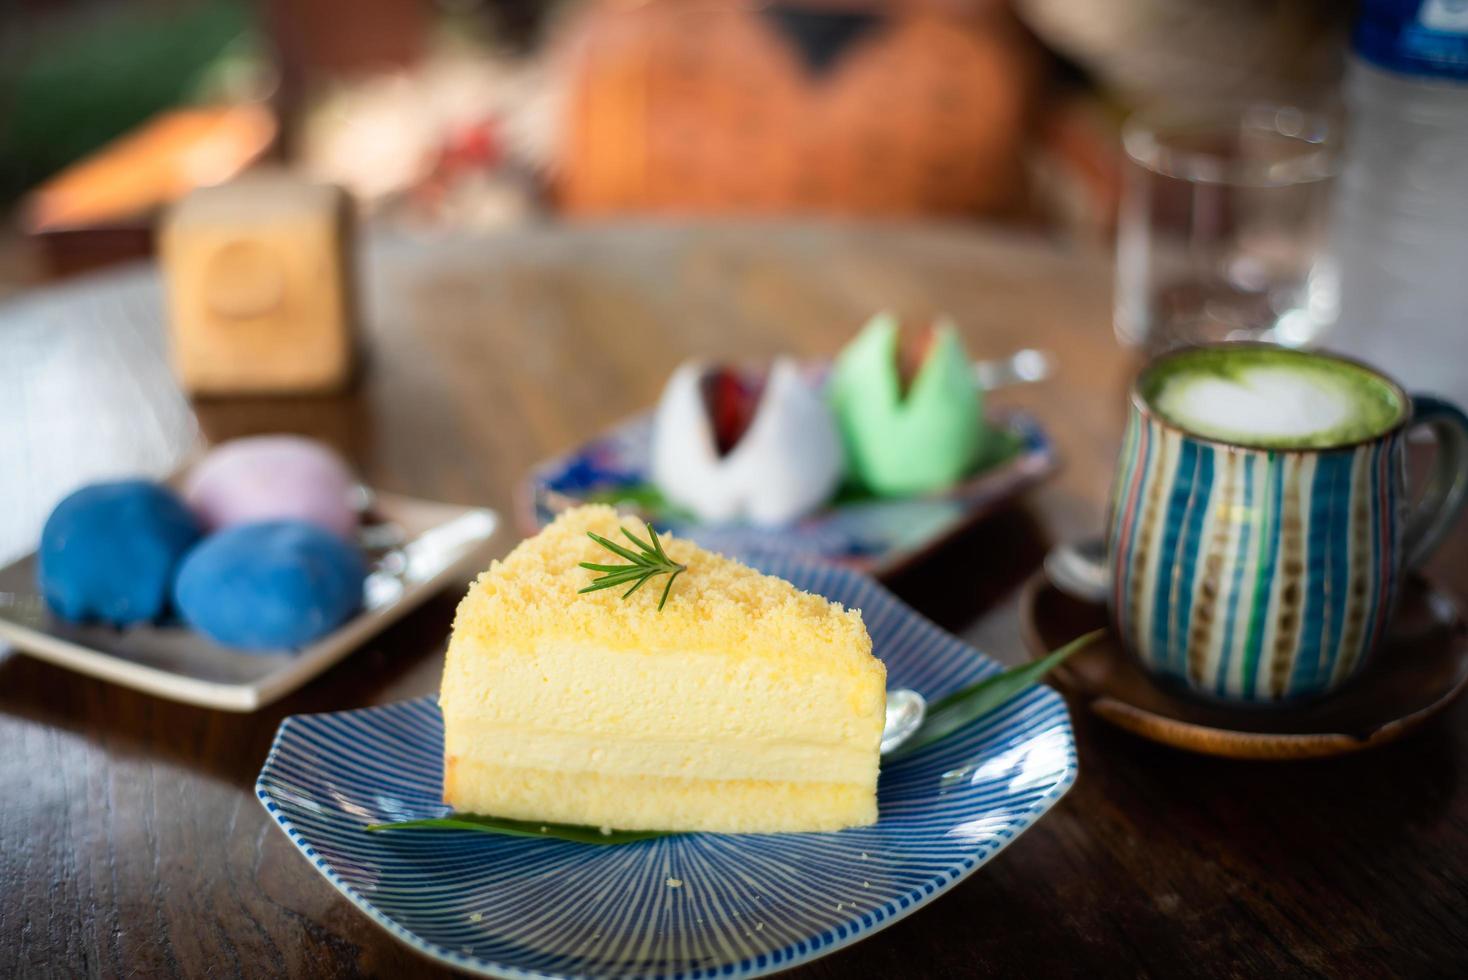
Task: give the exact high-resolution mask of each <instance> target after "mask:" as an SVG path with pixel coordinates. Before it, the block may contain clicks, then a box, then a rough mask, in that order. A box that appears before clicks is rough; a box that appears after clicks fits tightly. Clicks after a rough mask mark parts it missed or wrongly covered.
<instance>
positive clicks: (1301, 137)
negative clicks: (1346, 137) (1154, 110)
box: [1115, 105, 1339, 352]
mask: <svg viewBox="0 0 1468 980" xmlns="http://www.w3.org/2000/svg"><path fill="white" fill-rule="evenodd" d="M1122 144H1123V147H1124V148H1125V150H1126V160H1125V163H1124V167H1125V176H1124V184H1123V192H1122V204H1121V214H1120V217H1119V220H1118V231H1117V255H1116V309H1115V325H1116V334H1117V337H1118V338H1119V339H1120V340H1121V341H1122V343H1124V344H1128V345H1131V346H1135V347H1140V348H1143V349H1144V350H1147V351H1149V352H1157V351H1161V350H1167V349H1169V348H1172V347H1178V346H1183V345H1186V344H1196V343H1212V342H1217V341H1222V340H1266V341H1273V342H1275V343H1281V344H1288V345H1291V346H1299V345H1304V344H1309V343H1312V342H1313V341H1315V340H1316V339H1317V338H1318V337H1319V336H1320V335H1321V333H1323V332H1324V331H1325V330H1326V329H1327V328H1328V327H1329V326H1330V325H1331V323H1333V322H1334V321H1335V316H1336V306H1337V294H1338V292H1339V288H1338V282H1337V279H1336V276H1335V272H1334V266H1333V264H1332V263H1331V261H1330V258H1329V256H1328V255H1327V253H1326V242H1327V238H1328V233H1329V228H1328V220H1329V212H1330V199H1331V194H1332V185H1333V183H1334V178H1335V173H1336V168H1337V164H1338V160H1339V145H1338V144H1339V139H1338V136H1337V133H1336V126H1335V125H1334V123H1333V121H1332V120H1331V118H1330V117H1328V116H1327V115H1325V114H1323V113H1316V112H1310V111H1306V110H1303V109H1297V108H1292V107H1288V106H1275V105H1256V106H1249V107H1247V108H1244V109H1232V110H1211V111H1208V112H1200V113H1195V114H1192V115H1188V116H1171V117H1168V116H1146V115H1141V116H1134V117H1132V118H1131V119H1129V120H1128V121H1127V123H1126V126H1125V127H1124V128H1123V131H1122Z"/></svg>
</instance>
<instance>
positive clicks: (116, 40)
mask: <svg viewBox="0 0 1468 980" xmlns="http://www.w3.org/2000/svg"><path fill="white" fill-rule="evenodd" d="M15 16H16V15H14V14H10V15H0V17H8V18H13V17H15ZM253 20H254V17H253V11H252V10H251V8H250V6H249V5H247V4H246V3H244V2H239V0H203V2H198V3H192V4H179V3H168V4H162V3H134V2H130V3H126V4H122V3H115V4H107V5H103V6H101V7H94V8H92V9H84V10H80V11H76V12H74V13H65V14H63V15H61V16H59V17H54V18H51V19H49V20H48V21H47V22H45V23H42V24H40V25H38V26H35V25H26V24H20V25H16V24H13V23H12V24H9V25H4V26H5V30H4V31H3V32H0V33H3V34H4V35H6V36H7V40H6V41H5V42H4V43H3V44H0V203H5V202H10V201H12V200H14V198H16V197H17V196H19V195H20V194H21V193H22V192H24V191H25V190H26V189H27V188H29V187H32V186H34V185H36V184H38V183H40V182H41V181H42V180H44V179H45V178H46V177H48V176H50V175H51V174H53V173H55V172H56V171H58V170H60V169H61V168H62V167H64V166H66V165H67V164H69V163H71V162H72V161H74V160H77V159H79V158H81V157H83V156H85V155H86V154H88V153H90V152H91V151H93V150H95V149H97V148H98V147H99V146H102V145H103V144H105V143H106V142H108V141H109V140H112V139H114V138H116V137H117V136H120V135H121V134H123V133H125V132H127V131H128V130H130V129H132V128H133V127H134V126H136V125H138V124H139V123H140V122H142V121H143V120H145V119H147V118H148V117H150V116H152V115H154V114H155V113H157V112H158V111H159V110H162V109H165V108H168V107H169V106H174V105H179V104H182V103H185V102H188V101H189V100H190V99H191V97H192V95H193V93H194V92H195V90H196V86H197V85H198V84H199V82H200V80H201V79H202V78H203V77H204V76H205V75H206V73H207V72H208V70H209V68H210V66H211V65H212V64H213V62H214V61H215V59H217V58H218V57H219V56H220V54H221V53H222V52H224V51H225V49H226V48H227V47H228V46H229V45H230V43H231V42H232V41H234V40H235V39H236V38H239V37H240V36H241V35H244V34H246V33H249V32H250V31H251V29H252V25H253Z"/></svg>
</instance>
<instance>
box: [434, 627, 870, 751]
mask: <svg viewBox="0 0 1468 980" xmlns="http://www.w3.org/2000/svg"><path fill="white" fill-rule="evenodd" d="M444 676H445V683H444V686H443V694H442V696H441V698H440V702H439V703H440V706H441V708H442V709H443V713H444V717H445V718H446V719H447V720H448V725H449V727H450V728H453V727H454V726H455V725H456V724H457V723H458V722H459V720H460V719H464V720H466V721H468V720H473V721H475V722H480V723H490V724H495V725H501V726H505V727H520V728H532V727H533V728H544V729H549V730H552V731H559V732H568V733H583V734H588V735H591V734H597V735H601V736H604V737H611V736H615V735H620V734H622V733H626V734H627V735H629V736H631V737H635V738H647V737H654V738H655V737H666V738H695V737H705V738H707V737H726V738H730V739H761V738H777V739H782V740H789V741H803V742H810V743H815V744H835V743H840V742H851V741H853V740H854V741H855V742H856V743H857V744H860V745H866V746H868V747H870V746H874V745H875V744H876V742H877V740H878V739H879V738H880V732H881V726H882V715H883V710H884V707H885V705H886V691H885V689H884V686H883V685H882V683H881V682H880V678H879V677H878V676H876V675H874V674H872V673H870V672H860V673H859V672H855V671H847V670H843V669H840V668H839V667H838V668H837V669H835V670H828V669H825V668H823V667H821V666H819V665H815V664H810V663H807V662H804V661H798V662H777V661H773V660H768V659H765V660H760V661H754V662H751V661H748V660H743V659H741V658H739V657H738V656H737V655H730V654H727V653H724V652H722V651H718V652H711V651H702V652H698V651H664V652H650V653H627V652H625V651H619V650H605V649H599V648H595V647H591V646H589V645H588V644H585V643H580V644H571V643H565V642H561V641H554V640H552V641H549V642H546V643H543V644H540V645H539V646H538V647H536V648H534V649H531V650H523V649H517V648H508V647H495V646H480V645H479V644H478V643H476V642H475V641H473V640H471V639H469V638H468V637H464V636H461V635H460V634H458V633H457V632H456V633H455V635H454V641H453V648H452V651H451V654H450V660H449V664H448V667H447V668H446V670H445V675H444ZM450 681H451V682H450ZM869 751H870V750H869Z"/></svg>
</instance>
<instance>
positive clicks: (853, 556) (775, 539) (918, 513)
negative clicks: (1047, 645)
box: [517, 411, 1057, 575]
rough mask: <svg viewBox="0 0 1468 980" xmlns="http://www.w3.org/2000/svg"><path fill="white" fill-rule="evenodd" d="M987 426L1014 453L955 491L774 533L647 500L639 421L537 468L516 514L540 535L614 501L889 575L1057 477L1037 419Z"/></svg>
mask: <svg viewBox="0 0 1468 980" xmlns="http://www.w3.org/2000/svg"><path fill="white" fill-rule="evenodd" d="M989 425H990V427H991V428H992V429H993V430H994V431H996V432H997V433H998V434H999V436H1000V439H1001V441H1002V442H1003V443H1004V444H1006V446H1007V450H1008V451H1007V454H1006V455H1005V456H1004V457H1003V458H1002V459H999V460H996V461H995V462H993V463H991V464H990V465H988V466H985V467H983V468H981V469H980V470H979V471H978V472H976V473H975V474H974V475H973V476H970V477H969V478H968V479H966V480H964V481H963V482H962V483H959V484H958V485H956V486H954V487H952V488H951V489H949V490H945V491H943V492H941V493H933V494H926V495H923V496H917V497H904V498H893V499H884V498H876V497H868V498H864V499H853V498H838V499H837V500H836V501H834V502H832V503H831V504H830V505H828V506H826V507H824V508H823V509H821V510H819V511H817V512H816V513H814V514H812V515H811V516H810V517H807V518H805V519H804V520H801V521H798V522H796V523H795V524H794V525H792V526H790V527H774V528H768V527H756V526H752V525H744V524H735V525H724V526H716V525H710V524H701V523H699V522H697V521H695V520H693V519H692V518H691V517H690V516H689V515H686V514H681V513H679V512H677V511H675V510H671V509H668V508H666V507H665V506H663V505H661V504H660V503H658V502H657V501H656V500H649V499H648V497H649V494H648V492H647V488H648V487H649V485H650V482H651V481H650V477H649V476H648V473H649V469H650V461H649V457H650V444H651V440H652V416H651V415H641V416H637V417H635V418H632V419H628V420H627V421H625V422H623V423H622V424H620V425H618V426H616V427H615V428H613V429H612V430H611V431H609V432H607V433H605V434H604V435H602V436H599V437H598V438H596V439H594V440H592V441H591V442H589V443H587V444H586V445H584V446H581V447H580V448H578V449H575V450H572V451H571V452H569V453H564V454H562V455H560V456H557V457H554V458H552V459H549V460H546V461H545V462H543V463H541V464H539V465H538V466H536V467H535V468H534V469H533V470H531V472H530V474H529V476H528V477H527V480H526V484H525V486H524V487H523V488H522V491H521V495H520V500H519V506H518V507H517V511H518V513H519V522H520V523H521V524H522V525H523V528H522V529H523V530H524V531H525V532H526V533H533V532H535V531H537V530H539V529H540V528H542V527H544V526H545V525H547V524H549V523H550V522H551V521H552V520H554V519H555V517H556V515H557V514H559V513H560V512H561V511H563V510H565V509H567V508H568V507H575V506H577V505H579V504H584V503H588V502H598V503H610V504H614V505H616V506H617V507H618V508H619V509H622V510H627V511H632V512H635V513H637V514H639V515H640V516H641V517H642V518H643V519H644V520H649V521H651V522H652V523H653V524H655V525H657V527H658V528H659V529H660V530H665V531H671V532H672V533H674V534H676V535H678V536H679V537H682V538H688V539H690V540H692V541H696V542H698V543H699V544H700V545H702V546H704V547H705V548H709V549H712V550H713V551H718V552H722V553H724V554H741V553H766V554H788V555H800V556H804V557H807V558H820V559H823V560H825V561H833V562H837V563H838V564H841V565H845V566H846V567H848V568H855V569H858V570H860V571H864V572H869V573H871V574H873V575H887V574H890V573H892V572H895V571H896V570H898V569H899V568H901V567H903V566H904V565H907V564H908V563H910V562H912V561H915V560H916V559H918V558H920V557H921V556H922V555H924V554H926V553H927V552H929V551H931V550H932V549H934V548H936V547H938V546H939V545H940V544H942V543H943V542H944V541H946V540H947V539H948V538H950V537H952V536H953V535H955V534H957V533H958V532H959V531H962V530H963V529H964V528H966V527H968V526H970V525H972V524H973V523H975V522H976V521H978V520H980V519H981V518H983V517H985V516H987V515H988V514H990V513H992V512H993V511H994V510H996V509H997V508H998V507H1000V506H1002V505H1003V504H1005V503H1007V502H1008V501H1010V500H1013V499H1014V498H1015V497H1016V496H1018V495H1019V494H1020V493H1021V492H1023V491H1024V490H1026V489H1027V488H1029V487H1030V486H1032V485H1034V484H1036V483H1038V482H1040V481H1041V480H1043V479H1045V477H1047V476H1049V475H1050V474H1051V473H1053V472H1054V471H1055V468H1056V466H1057V457H1056V453H1055V447H1054V445H1053V444H1052V443H1051V441H1050V437H1049V436H1048V435H1047V434H1046V433H1045V430H1044V429H1043V428H1041V426H1040V423H1039V422H1038V421H1037V420H1036V419H1035V418H1033V417H1032V416H1030V415H1026V414H1025V413H1023V412H1014V411H1011V412H1003V413H997V414H994V415H992V416H991V417H990V418H989Z"/></svg>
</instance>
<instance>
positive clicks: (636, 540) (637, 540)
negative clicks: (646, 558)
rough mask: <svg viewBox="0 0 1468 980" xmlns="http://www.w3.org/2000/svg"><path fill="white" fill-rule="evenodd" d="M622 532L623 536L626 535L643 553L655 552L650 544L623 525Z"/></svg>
mask: <svg viewBox="0 0 1468 980" xmlns="http://www.w3.org/2000/svg"><path fill="white" fill-rule="evenodd" d="M622 534H623V536H624V537H626V539H627V540H628V541H631V542H632V543H633V544H635V545H637V547H639V548H641V549H642V551H643V552H644V553H651V554H657V551H656V550H655V549H654V548H653V546H652V545H650V544H648V543H647V542H646V541H643V540H641V539H640V538H638V537H637V535H635V534H633V533H632V532H631V531H629V530H627V529H626V528H625V527H624V528H622Z"/></svg>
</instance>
